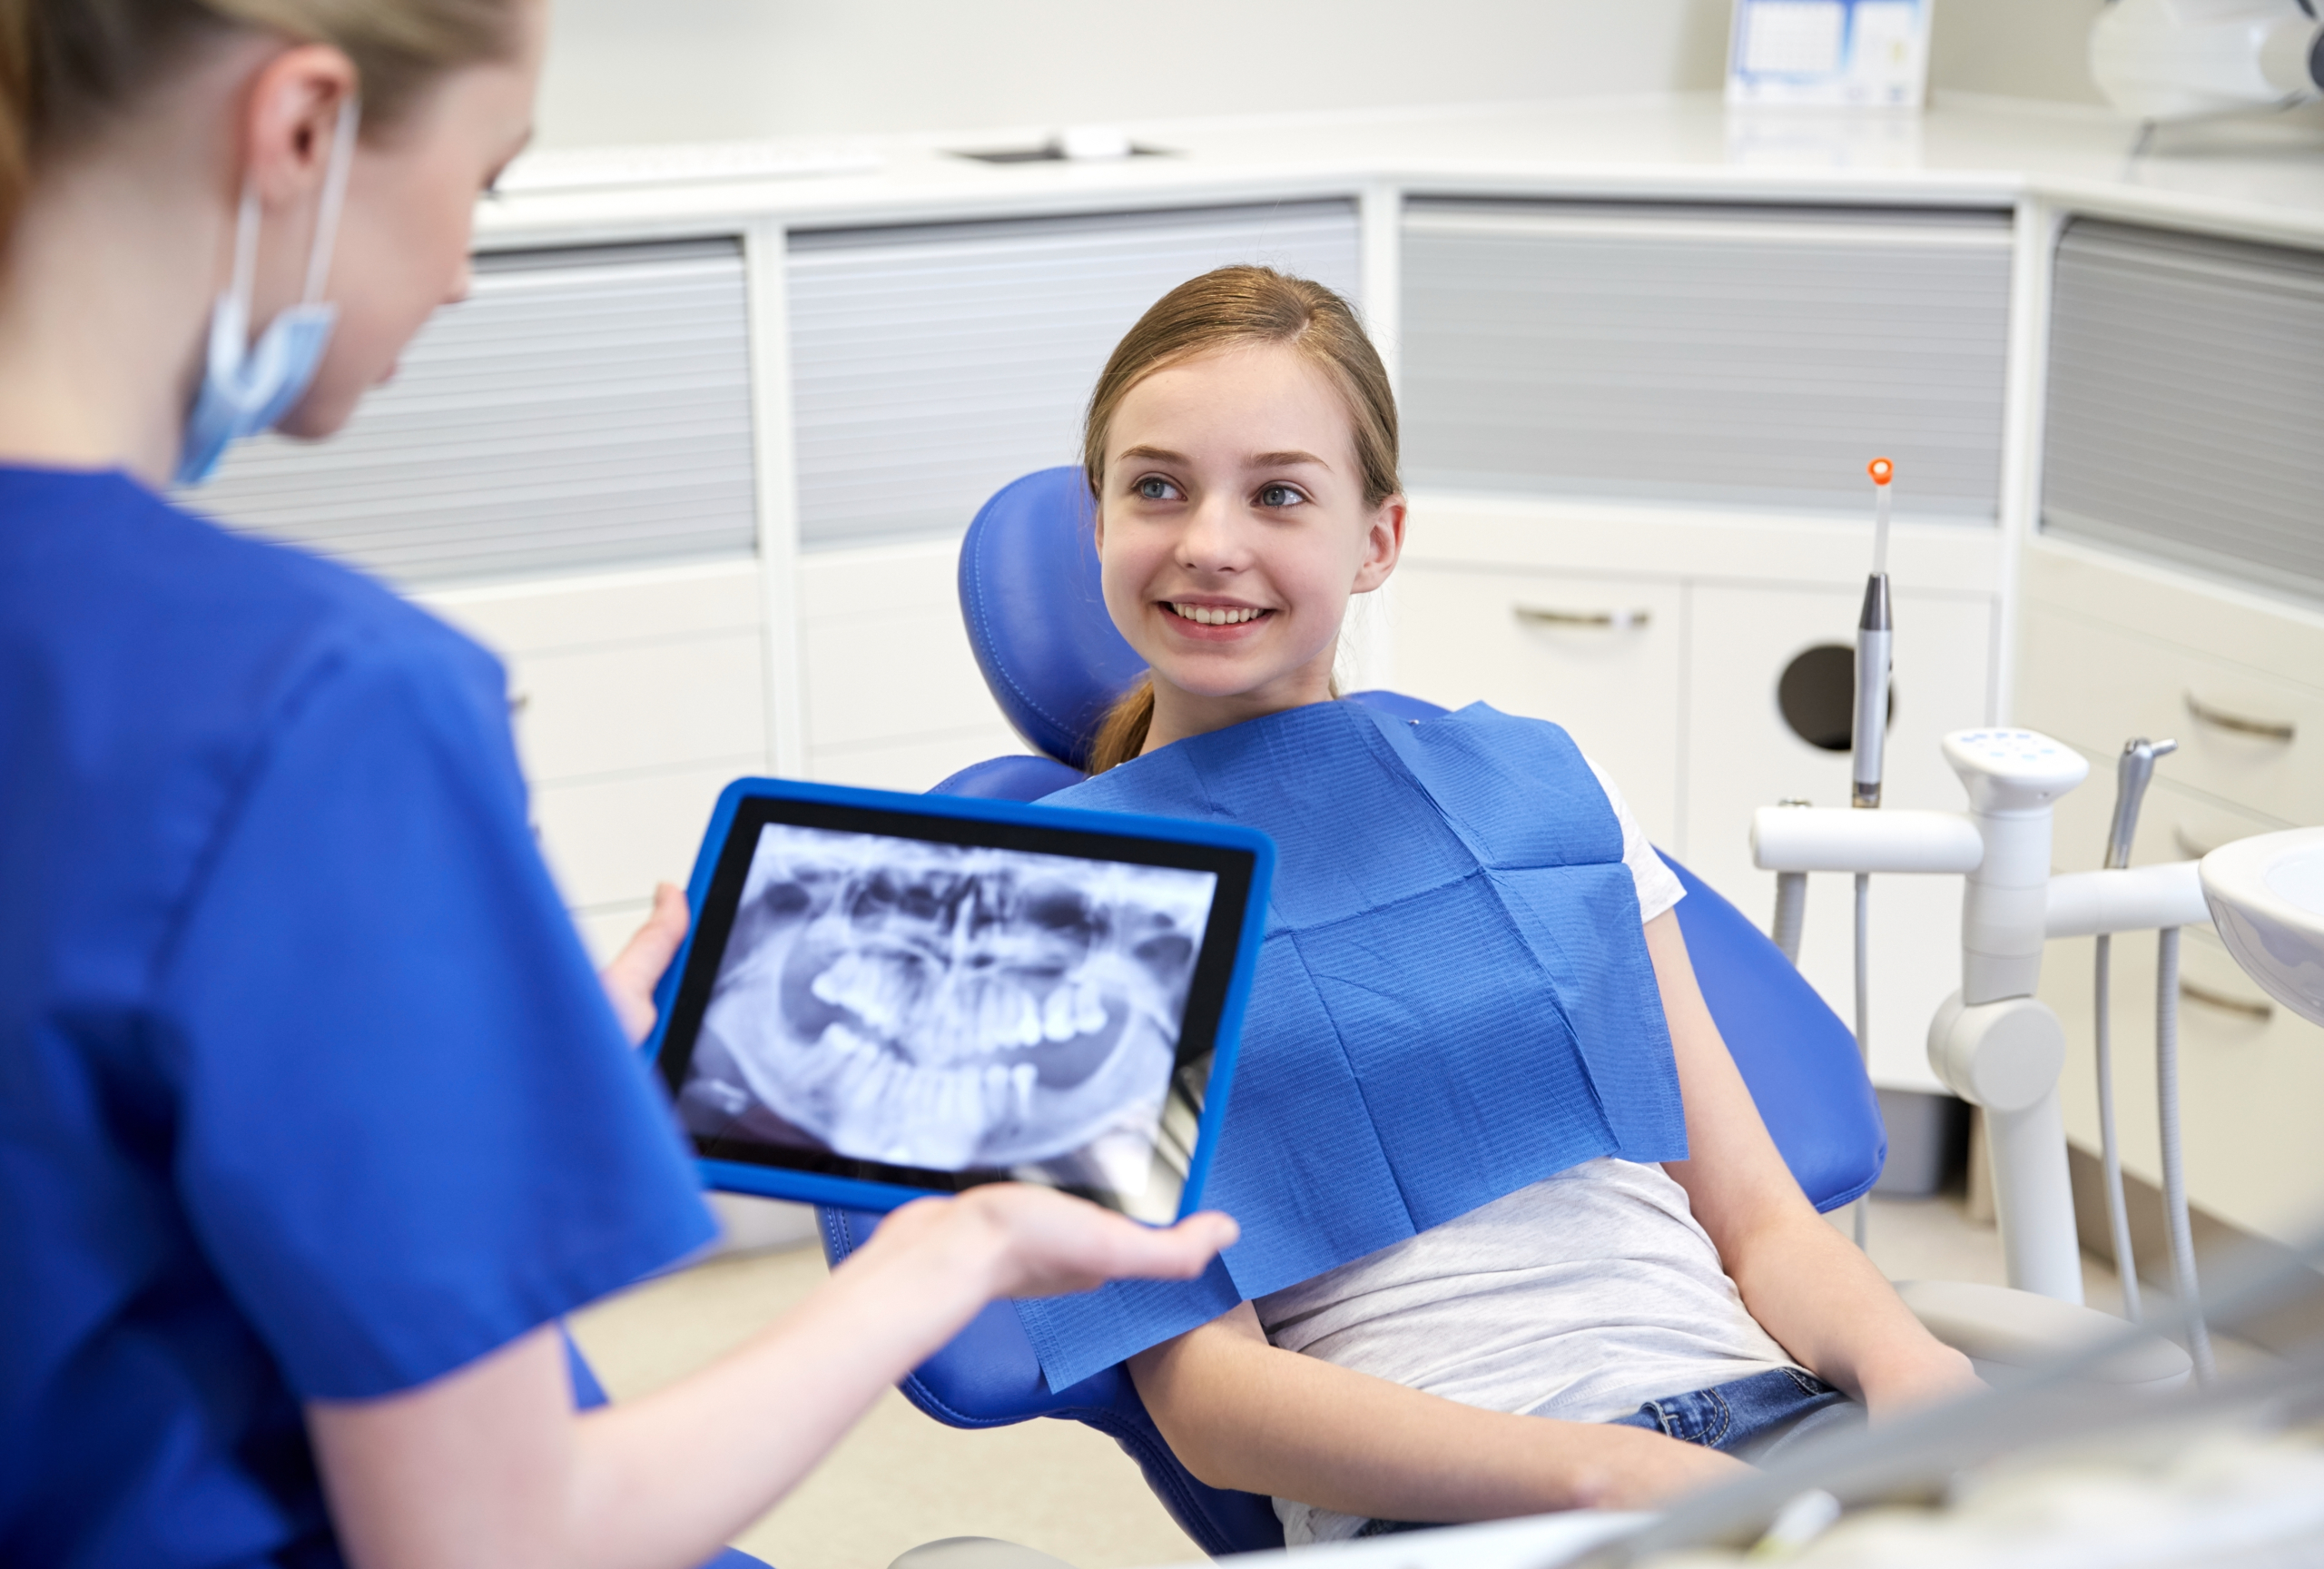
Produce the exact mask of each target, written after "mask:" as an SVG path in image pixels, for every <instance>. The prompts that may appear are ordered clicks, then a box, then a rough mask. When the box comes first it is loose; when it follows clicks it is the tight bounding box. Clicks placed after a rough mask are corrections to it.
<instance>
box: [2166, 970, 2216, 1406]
mask: <svg viewBox="0 0 2324 1569" xmlns="http://www.w3.org/2000/svg"><path fill="white" fill-rule="evenodd" d="M2154 1093H2155V1100H2156V1101H2157V1103H2158V1107H2159V1110H2161V1112H2162V1119H2161V1120H2162V1208H2163V1213H2164V1216H2165V1217H2166V1218H2167V1219H2169V1221H2170V1223H2171V1285H2172V1288H2174V1289H2175V1290H2176V1291H2177V1292H2178V1294H2179V1307H2180V1310H2181V1312H2183V1313H2184V1314H2185V1315H2186V1316H2187V1354H2188V1355H2189V1356H2190V1357H2193V1358H2194V1360H2195V1382H2196V1383H2197V1384H2199V1385H2201V1386H2204V1387H2206V1388H2208V1387H2210V1386H2211V1379H2212V1378H2213V1377H2215V1375H2216V1373H2217V1369H2216V1367H2214V1365H2213V1364H2212V1361H2211V1326H2210V1325H2209V1324H2208V1323H2206V1322H2205V1321H2204V1318H2203V1292H2202V1287H2201V1283H2200V1282H2198V1281H2197V1280H2196V1278H2195V1235H2194V1228H2193V1227H2192V1226H2191V1224H2190V1223H2189V1221H2188V1219H2187V1172H2186V1168H2185V1165H2184V1163H2183V1162H2182V1161H2181V1159H2180V1144H2179V928H2178V927H2176V926H2166V927H2164V928H2163V929H2162V936H2161V938H2160V940H2159V941H2158V942H2157V944H2156V947H2155V954H2154Z"/></svg>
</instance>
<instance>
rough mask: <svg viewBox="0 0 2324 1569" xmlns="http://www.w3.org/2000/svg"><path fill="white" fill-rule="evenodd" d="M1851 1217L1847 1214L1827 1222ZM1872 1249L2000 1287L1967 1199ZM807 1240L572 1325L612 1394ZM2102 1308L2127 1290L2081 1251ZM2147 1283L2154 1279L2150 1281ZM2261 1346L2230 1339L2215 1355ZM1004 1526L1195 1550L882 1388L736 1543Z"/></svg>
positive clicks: (1118, 1496)
mask: <svg viewBox="0 0 2324 1569" xmlns="http://www.w3.org/2000/svg"><path fill="white" fill-rule="evenodd" d="M1833 1219H1834V1221H1835V1223H1836V1224H1840V1225H1842V1226H1845V1225H1846V1216H1845V1213H1843V1214H1840V1215H1836V1216H1834V1217H1833ZM1869 1228H1870V1230H1869V1251H1870V1252H1871V1254H1872V1257H1873V1258H1874V1260H1875V1261H1876V1262H1877V1263H1878V1264H1879V1265H1880V1267H1881V1268H1882V1270H1883V1271H1884V1272H1886V1274H1887V1275H1888V1276H1889V1278H1892V1279H1915V1278H1921V1279H1951V1280H1973V1281H1984V1282H1989V1283H1992V1284H1994V1285H1999V1284H2001V1283H2002V1259H2001V1244H2000V1239H1999V1238H1998V1236H1997V1235H1996V1233H1995V1232H1994V1230H1993V1229H1992V1228H1990V1227H1987V1226H1980V1225H1976V1224H1974V1223H1973V1222H1971V1221H1970V1220H1968V1219H1966V1218H1965V1215H1964V1212H1963V1209H1962V1205H1961V1203H1960V1201H1959V1199H1955V1198H1936V1199H1919V1200H1896V1199H1875V1200H1874V1202H1873V1209H1872V1213H1871V1216H1870V1219H1869ZM823 1274H824V1268H823V1261H822V1254H821V1253H820V1251H819V1250H817V1249H816V1248H812V1247H804V1248H790V1249H787V1250H782V1251H773V1252H759V1253H747V1254H740V1255H730V1256H727V1257H724V1258H715V1259H713V1260H711V1261H709V1262H707V1263H704V1264H702V1265H698V1266H696V1267H695V1268H692V1269H688V1270H685V1271H684V1272H682V1273H679V1274H676V1275H673V1276H669V1277H666V1278H663V1279H661V1280H657V1281H655V1282H653V1283H651V1284H648V1285H645V1286H643V1287H640V1288H636V1289H635V1290H633V1291H630V1292H628V1293H625V1295H623V1296H621V1297H618V1298H614V1299H612V1300H611V1301H608V1302H606V1303H604V1304H602V1305H600V1306H598V1307H595V1308H593V1309H591V1310H590V1311H588V1312H587V1313H586V1314H584V1315H582V1316H581V1317H579V1318H578V1319H576V1321H575V1324H574V1332H575V1335H576V1338H577V1339H578V1340H579V1341H580V1343H581V1345H582V1347H583V1349H584V1350H585V1351H586V1353H587V1355H588V1357H589V1360H590V1362H591V1363H592V1365H593V1366H594V1367H596V1370H597V1374H598V1376H599V1377H600V1378H602V1379H603V1380H604V1381H605V1383H606V1386H607V1388H608V1389H610V1390H611V1391H612V1393H613V1395H614V1396H615V1399H621V1398H624V1397H626V1396H636V1395H641V1394H644V1393H645V1392H646V1391H648V1390H651V1389H654V1388H656V1387H659V1386H662V1385H663V1384H665V1383H667V1382H669V1381H671V1380H672V1379H675V1378H677V1377H681V1376H683V1375H684V1374H686V1373H688V1372H690V1371H692V1370H693V1369H694V1368H696V1367H701V1366H703V1365H704V1364H705V1363H708V1362H710V1361H711V1360H713V1359H714V1358H715V1357H718V1356H719V1355H720V1354H721V1353H723V1352H724V1351H726V1350H727V1349H729V1348H731V1347H734V1346H735V1345H737V1344H739V1343H740V1342H741V1341H742V1340H743V1338H745V1337H748V1336H749V1335H750V1334H751V1333H752V1332H753V1331H754V1330H756V1329H758V1328H759V1327H762V1326H763V1325H764V1324H766V1323H768V1322H769V1321H770V1320H772V1319H773V1318H775V1317H778V1316H779V1315H781V1314H782V1313H783V1311H784V1309H786V1308H787V1307H790V1306H791V1305H793V1303H795V1302H797V1301H799V1300H800V1299H801V1298H803V1297H804V1296H806V1295H807V1293H809V1292H810V1291H812V1290H813V1289H814V1288H815V1287H816V1285H817V1284H818V1283H819V1282H820V1281H821V1280H822V1278H823ZM2083 1283H2084V1288H2085V1290H2086V1292H2087V1295H2088V1299H2089V1301H2090V1304H2091V1305H2092V1306H2093V1307H2106V1308H2109V1309H2112V1308H2115V1307H2118V1306H2119V1304H2120V1301H2121V1294H2120V1291H2119V1289H2118V1288H2117V1286H2116V1283H2115V1280H2114V1277H2113V1274H2112V1271H2110V1270H2109V1269H2108V1268H2106V1266H2105V1265H2103V1264H2102V1263H2100V1262H2098V1261H2096V1260H2094V1259H2091V1258H2087V1257H2085V1258H2084V1259H2083ZM2150 1289H2152V1288H2150ZM2252 1355H2257V1353H2253V1352H2250V1351H2249V1350H2247V1349H2244V1348H2240V1347H2235V1346H2232V1345H2227V1346H2222V1347H2221V1351H2220V1356H2221V1364H2222V1366H2231V1365H2232V1364H2233V1362H2234V1361H2236V1360H2239V1359H2240V1357H2243V1356H2252ZM963 1535H980V1536H999V1537H1002V1538H1004V1539H1006V1540H1009V1541H1012V1542H1019V1543H1022V1544H1025V1545H1027V1546H1029V1547H1035V1548H1039V1550H1041V1551H1042V1552H1045V1553H1049V1554H1054V1555H1056V1556H1057V1557H1059V1558H1062V1559H1064V1560H1065V1561H1066V1562H1067V1563H1068V1564H1074V1565H1076V1566H1077V1569H1130V1566H1132V1565H1137V1564H1171V1563H1178V1562H1183V1561H1185V1560H1187V1559H1191V1558H1196V1557H1198V1556H1199V1555H1200V1554H1198V1553H1197V1552H1196V1548H1195V1545H1194V1544H1193V1543H1192V1542H1190V1541H1188V1540H1187V1537H1186V1536H1185V1535H1184V1534H1181V1533H1180V1532H1179V1530H1178V1529H1177V1526H1176V1525H1173V1524H1172V1523H1171V1521H1170V1518H1169V1516H1168V1515H1165V1514H1164V1513H1163V1512H1162V1507H1161V1505H1158V1504H1157V1503H1156V1502H1155V1501H1154V1498H1153V1496H1152V1495H1150V1494H1149V1493H1147V1490H1146V1485H1145V1483H1144V1482H1143V1480H1141V1478H1140V1477H1139V1475H1138V1473H1137V1467H1136V1466H1135V1465H1132V1464H1131V1463H1130V1461H1129V1460H1128V1458H1127V1457H1126V1456H1123V1455H1122V1453H1121V1452H1120V1451H1119V1450H1118V1449H1116V1448H1115V1447H1114V1446H1113V1444H1112V1442H1111V1441H1110V1440H1108V1439H1107V1438H1104V1437H1101V1436H1098V1434H1096V1433H1094V1432H1092V1431H1090V1430H1089V1429H1088V1428H1086V1427H1082V1426H1078V1425H1076V1424H1071V1423H1065V1422H1049V1421H1039V1422H1028V1423H1024V1424H1022V1425H1020V1426H1015V1427H1004V1428H997V1429H992V1430H989V1431H985V1432H975V1433H970V1432H961V1431H958V1430H956V1429H953V1428H949V1427H944V1426H940V1425H938V1424H937V1423H935V1422H933V1421H931V1420H930V1419H929V1418H927V1417H925V1416H921V1414H920V1413H919V1412H917V1411H915V1410H913V1409H912V1408H911V1406H908V1405H906V1404H905V1403H904V1401H903V1398H902V1396H899V1395H896V1394H893V1393H892V1392H891V1394H889V1395H888V1396H886V1397H885V1398H884V1399H883V1400H882V1401H881V1404H880V1405H879V1406H877V1407H875V1408H874V1409H873V1411H872V1414H871V1416H868V1417H867V1418H865V1420H864V1422H863V1423H862V1426H859V1427H858V1428H856V1430H855V1431H854V1432H853V1433H852V1434H851V1435H850V1436H848V1438H847V1439H846V1441H845V1442H843V1443H842V1444H841V1446H839V1448H838V1449H837V1450H836V1451H834V1452H833V1454H832V1456H831V1457H830V1458H829V1459H828V1460H826V1461H825V1462H824V1463H823V1465H822V1467H821V1469H819V1470H818V1471H816V1472H815V1473H814V1475H812V1476H810V1477H809V1478H808V1480H807V1481H806V1482H805V1484H803V1485H802V1486H801V1487H800V1488H799V1489H798V1491H797V1492H795V1493H793V1495H791V1496H790V1497H788V1498H786V1499H784V1500H783V1503H781V1504H780V1505H777V1506H776V1507H775V1508H774V1510H773V1512H772V1513H770V1514H769V1515H767V1516H766V1517H765V1518H764V1519H763V1520H761V1521H759V1522H758V1523H757V1524H756V1525H753V1526H752V1527H751V1528H750V1529H749V1530H748V1531H746V1532H744V1533H743V1534H742V1535H741V1536H739V1537H737V1538H736V1544H737V1545H739V1546H741V1547H743V1548H744V1549H746V1550H747V1551H749V1552H751V1553H753V1554H757V1555H758V1556H759V1557H761V1558H763V1559H765V1560H766V1561H767V1562H768V1563H770V1564H775V1565H778V1566H779V1569H885V1566H886V1565H887V1564H889V1563H891V1561H892V1560H893V1559H894V1558H895V1557H896V1555H897V1554H901V1553H902V1552H903V1551H904V1550H905V1549H906V1548H909V1547H911V1546H913V1545H916V1544H919V1543H922V1542H927V1541H932V1540H934V1539H936V1538H939V1537H943V1536H963Z"/></svg>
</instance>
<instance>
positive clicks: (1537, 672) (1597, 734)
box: [1393, 567, 1686, 844]
mask: <svg viewBox="0 0 2324 1569" xmlns="http://www.w3.org/2000/svg"><path fill="white" fill-rule="evenodd" d="M1394 606H1395V607H1394V612H1393V614H1394V627H1395V646H1396V680H1395V686H1396V687H1397V689H1398V690H1400V691H1403V692H1407V693H1409V694H1411V695H1412V696H1415V697H1423V698H1426V699H1427V700H1429V701H1430V702H1432V703H1442V704H1443V705H1444V706H1447V707H1450V708H1458V707H1460V706H1462V705H1464V704H1468V703H1472V702H1485V703H1490V704H1492V706H1494V707H1496V708H1499V709H1501V710H1502V712H1504V713H1509V714H1523V715H1531V716H1532V717H1535V718H1540V719H1550V720H1554V721H1555V722H1556V723H1558V724H1560V725H1563V726H1565V728H1566V730H1567V731H1568V732H1569V733H1570V734H1571V735H1572V736H1573V739H1574V741H1575V743H1576V744H1577V745H1580V746H1581V749H1582V750H1583V751H1585V752H1587V753H1588V754H1589V755H1590V758H1591V760H1592V761H1594V762H1595V763H1597V764H1598V765H1599V766H1600V767H1601V768H1603V769H1605V770H1606V772H1607V773H1608V774H1610V775H1612V776H1613V778H1614V780H1615V782H1616V783H1617V784H1618V785H1620V788H1621V791H1622V794H1623V795H1624V796H1625V797H1626V798H1627V799H1628V800H1629V802H1630V809H1631V811H1632V812H1634V813H1635V814H1637V816H1638V820H1639V823H1640V825H1641V826H1642V827H1643V828H1645V830H1646V832H1647V835H1648V837H1649V838H1651V839H1654V840H1655V841H1657V842H1658V843H1660V844H1670V843H1671V842H1672V835H1673V834H1676V833H1677V832H1678V827H1679V797H1678V789H1679V729H1680V726H1681V725H1682V724H1683V716H1682V715H1681V714H1680V711H1679V692H1680V685H1679V683H1680V665H1681V659H1680V650H1681V648H1682V647H1683V646H1684V642H1685V634H1684V628H1683V621H1684V617H1685V615H1686V590H1685V588H1684V587H1682V586H1680V585H1679V584H1677V583H1667V582H1654V581H1651V580H1641V579H1624V578H1590V577H1565V576H1560V575H1553V574H1549V573H1534V572H1507V571H1504V572H1491V571H1474V570H1462V569H1452V568H1446V567H1407V568H1406V569H1405V570H1404V571H1403V573H1401V574H1399V575H1398V577H1397V578H1396V587H1395V602H1394Z"/></svg>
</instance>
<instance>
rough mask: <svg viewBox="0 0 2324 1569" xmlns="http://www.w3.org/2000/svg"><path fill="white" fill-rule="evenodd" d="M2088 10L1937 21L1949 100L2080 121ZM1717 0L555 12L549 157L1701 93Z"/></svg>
mask: <svg viewBox="0 0 2324 1569" xmlns="http://www.w3.org/2000/svg"><path fill="white" fill-rule="evenodd" d="M2101 4H2102V0H1935V5H1936V17H1935V39H1934V42H1933V50H1932V60H1933V63H1932V77H1933V80H1934V83H1935V86H1936V87H1937V89H1938V90H1939V91H1940V92H1941V91H1943V90H1945V89H1946V88H1954V89H1959V90H1963V91H1969V92H1979V93H1996V94H2011V95H2014V96H2020V97H2036V98H2053V99H2063V100H2067V101H2072V102H2082V103H2091V102H2095V101H2096V97H2095V94H2094V92H2093V89H2092V88H2091V86H2090V83H2089V78H2088V74H2087V73H2086V72H2085V70H2084V69H2083V40H2084V38H2085V37H2086V35H2087V34H2088V31H2089V26H2090V19H2091V18H2092V17H2093V16H2094V15H2096V14H2097V12H2098V10H2099V7H2100V5H2101ZM1727 23H1728V0H1431V3H1426V4H1423V3H1421V0H1175V3H1174V4H1171V5H1157V4H1155V3H1154V0H1140V3H1135V4H1134V3H1132V0H556V23H555V28H556V31H555V36H554V42H553V44H552V47H551V50H550V57H549V70H548V78H547V83H546V84H545V87H544V89H543V94H542V103H541V127H540V129H541V140H542V141H543V143H546V144H548V145H573V144H576V143H604V142H651V141H693V140H715V139H719V138H725V137H741V136H781V135H800V134H815V133H878V132H908V131H930V130H969V129H975V128H980V127H995V126H1052V125H1062V124H1071V123H1087V122H1108V121H1122V120H1140V119H1156V118H1172V117H1177V116H1179V115H1195V114H1200V115H1211V114H1245V113H1269V112H1285V111H1300V110H1328V109H1345V108H1357V107H1362V106H1364V105H1367V104H1455V103H1480V102H1492V101H1496V100H1507V99H1519V98H1557V97H1572V96H1579V95H1581V94H1620V93H1641V92H1668V91H1673V90H1685V89H1699V88H1711V87H1716V86H1717V85H1718V84H1719V82H1720V80H1721V77H1722V73H1723V70H1724V61H1725V57H1726V46H1727Z"/></svg>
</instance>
